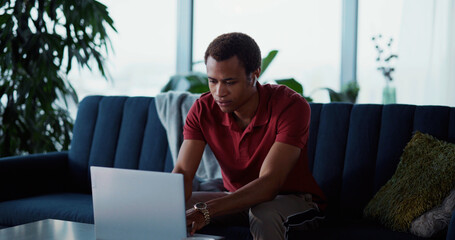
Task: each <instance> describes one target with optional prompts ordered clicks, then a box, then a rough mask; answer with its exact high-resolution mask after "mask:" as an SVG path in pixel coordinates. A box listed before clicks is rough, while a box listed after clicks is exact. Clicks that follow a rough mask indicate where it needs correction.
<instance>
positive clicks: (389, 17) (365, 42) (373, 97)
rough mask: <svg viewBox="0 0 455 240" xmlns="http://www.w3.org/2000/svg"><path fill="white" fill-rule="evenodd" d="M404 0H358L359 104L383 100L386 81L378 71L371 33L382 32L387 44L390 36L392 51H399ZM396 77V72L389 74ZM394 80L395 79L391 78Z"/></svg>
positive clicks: (372, 34)
mask: <svg viewBox="0 0 455 240" xmlns="http://www.w3.org/2000/svg"><path fill="white" fill-rule="evenodd" d="M402 7H403V0H398V1H396V0H381V1H370V0H360V1H359V16H358V34H357V81H358V83H359V85H360V91H359V96H358V100H357V102H358V103H382V89H383V87H384V86H385V84H386V80H385V78H384V76H383V75H382V73H381V72H379V71H378V70H377V68H378V63H377V62H376V58H377V56H378V55H377V51H376V49H375V43H374V42H373V41H372V37H373V36H377V35H378V34H381V35H382V40H383V41H382V42H383V43H384V44H387V41H388V40H389V39H390V38H393V43H392V44H391V48H392V49H391V50H392V51H393V52H394V53H398V45H399V40H400V39H399V37H400V28H401V17H402ZM392 76H393V77H395V73H392ZM394 81H395V79H394Z"/></svg>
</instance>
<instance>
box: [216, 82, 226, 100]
mask: <svg viewBox="0 0 455 240" xmlns="http://www.w3.org/2000/svg"><path fill="white" fill-rule="evenodd" d="M227 92H228V91H227V88H226V86H225V84H223V83H219V84H218V86H217V89H216V95H218V97H224V96H226V95H227Z"/></svg>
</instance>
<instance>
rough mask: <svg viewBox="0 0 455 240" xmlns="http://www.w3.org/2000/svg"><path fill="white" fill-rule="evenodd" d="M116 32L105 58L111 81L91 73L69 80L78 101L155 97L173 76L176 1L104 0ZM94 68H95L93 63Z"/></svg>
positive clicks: (79, 72) (78, 75) (79, 73)
mask: <svg viewBox="0 0 455 240" xmlns="http://www.w3.org/2000/svg"><path fill="white" fill-rule="evenodd" d="M101 2H103V4H105V5H106V6H107V7H108V10H109V12H110V16H111V17H112V18H113V20H114V24H115V27H116V28H117V31H118V33H113V32H112V33H110V36H111V41H112V45H113V46H112V48H113V51H111V52H110V54H109V55H108V58H107V59H106V63H107V68H108V71H109V74H110V76H111V78H112V81H106V80H105V79H103V78H102V77H100V74H98V72H97V71H96V70H95V71H94V72H93V73H91V72H90V71H88V70H83V71H78V69H77V67H75V68H74V71H73V72H72V73H71V74H70V76H69V78H70V80H71V82H72V84H73V85H74V87H75V89H76V91H77V93H78V95H79V98H80V99H82V98H83V97H84V96H86V95H89V94H103V95H129V96H135V95H145V96H155V95H156V94H157V93H159V92H160V90H161V88H162V87H163V86H164V85H165V84H166V83H167V81H168V80H169V78H170V76H171V75H173V74H174V73H175V63H176V38H177V33H176V17H177V16H176V11H177V6H176V1H175V0H174V1H159V0H152V1H150V0H130V1H123V0H104V1H101ZM93 66H95V69H96V65H95V64H94V65H93Z"/></svg>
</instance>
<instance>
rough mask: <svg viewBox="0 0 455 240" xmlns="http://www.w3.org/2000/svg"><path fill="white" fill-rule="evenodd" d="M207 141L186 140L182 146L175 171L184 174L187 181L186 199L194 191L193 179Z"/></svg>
mask: <svg viewBox="0 0 455 240" xmlns="http://www.w3.org/2000/svg"><path fill="white" fill-rule="evenodd" d="M204 149H205V142H204V141H201V140H184V141H183V143H182V146H181V147H180V151H179V156H178V160H177V164H176V165H175V167H174V170H172V172H173V173H181V174H183V179H184V181H185V200H186V201H188V199H190V197H191V193H192V191H193V179H194V175H195V174H196V171H197V169H198V167H199V163H200V162H201V158H202V154H203V153H204Z"/></svg>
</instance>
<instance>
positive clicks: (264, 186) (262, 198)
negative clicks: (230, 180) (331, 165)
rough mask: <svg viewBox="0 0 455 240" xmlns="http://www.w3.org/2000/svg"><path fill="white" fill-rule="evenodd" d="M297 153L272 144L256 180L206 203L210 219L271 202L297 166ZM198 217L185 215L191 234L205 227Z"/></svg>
mask: <svg viewBox="0 0 455 240" xmlns="http://www.w3.org/2000/svg"><path fill="white" fill-rule="evenodd" d="M300 153H301V149H300V148H298V147H296V146H293V145H290V144H286V143H281V142H275V143H274V144H273V145H272V147H271V148H270V151H269V152H268V154H267V157H266V158H265V159H264V162H263V164H262V167H261V170H260V172H259V177H258V178H257V179H255V180H254V181H252V182H250V183H249V184H247V185H245V186H243V187H242V188H240V189H238V190H237V191H236V192H234V193H232V194H228V195H226V196H225V197H221V198H217V199H213V200H210V201H208V202H207V206H208V209H209V212H210V217H215V216H219V215H225V214H230V213H235V212H238V211H241V210H244V209H247V208H249V207H251V206H254V205H256V204H259V203H262V202H266V201H270V200H273V199H274V198H275V197H276V195H277V194H278V192H279V191H280V189H281V186H282V185H283V184H284V182H285V181H286V179H287V176H288V174H289V173H290V172H291V170H292V168H293V167H294V166H295V164H296V163H297V161H298V159H299V156H300ZM191 215H194V216H191ZM200 215H201V214H200V213H199V212H197V211H193V212H192V213H191V214H190V216H188V215H187V218H188V217H189V218H190V219H194V221H195V226H194V229H193V232H194V231H196V230H199V229H201V228H202V227H204V225H205V224H204V221H203V220H204V219H203V218H201V216H200Z"/></svg>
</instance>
